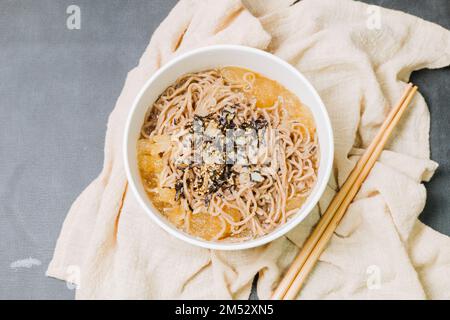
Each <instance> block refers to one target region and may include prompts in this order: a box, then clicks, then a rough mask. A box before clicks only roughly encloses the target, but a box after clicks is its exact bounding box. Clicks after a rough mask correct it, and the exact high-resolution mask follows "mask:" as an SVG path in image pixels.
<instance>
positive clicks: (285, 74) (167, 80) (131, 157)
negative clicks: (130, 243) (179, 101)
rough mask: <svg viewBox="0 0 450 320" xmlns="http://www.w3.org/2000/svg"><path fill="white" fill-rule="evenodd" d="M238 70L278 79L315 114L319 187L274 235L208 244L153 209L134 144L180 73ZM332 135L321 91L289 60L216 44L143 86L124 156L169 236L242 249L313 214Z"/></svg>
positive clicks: (138, 192)
mask: <svg viewBox="0 0 450 320" xmlns="http://www.w3.org/2000/svg"><path fill="white" fill-rule="evenodd" d="M226 66H237V67H243V68H247V69H250V70H253V71H255V72H257V73H259V74H261V75H263V76H265V77H267V78H270V79H273V80H276V81H278V82H279V83H280V84H282V85H283V86H285V87H286V88H287V89H289V90H290V91H291V92H293V93H295V94H296V95H297V96H298V97H299V98H300V100H301V101H302V103H304V104H305V105H306V106H308V108H309V109H310V110H311V111H312V114H313V116H314V120H315V122H316V126H317V133H318V138H319V145H320V162H319V163H320V165H319V172H318V180H317V183H316V185H315V187H314V189H313V191H312V193H311V195H310V196H309V197H308V199H307V201H306V202H305V203H304V204H303V206H302V207H301V208H300V209H299V211H298V213H297V214H295V215H293V216H292V217H291V218H290V219H289V220H288V222H287V223H286V224H284V225H282V226H280V227H278V228H277V229H275V230H274V231H272V232H271V233H269V234H267V235H265V236H263V237H260V238H257V239H254V240H249V241H244V242H240V243H225V242H213V241H206V240H202V239H199V238H196V237H193V236H191V235H189V234H187V233H185V232H183V231H181V230H179V229H177V228H176V227H175V226H173V225H172V224H171V223H170V222H169V221H168V220H166V218H165V217H164V216H162V215H161V214H160V213H159V211H158V210H157V209H156V208H155V207H154V206H153V205H152V203H151V201H150V200H149V198H148V197H147V195H146V193H145V191H144V187H143V185H142V182H141V178H140V175H139V170H138V165H137V150H136V144H137V140H138V138H139V136H140V131H141V127H142V125H143V122H144V117H145V114H146V112H147V110H148V108H149V107H150V106H152V104H153V102H154V101H155V100H156V99H157V98H158V96H159V95H160V94H161V93H162V92H163V91H164V90H165V89H166V88H167V87H168V86H169V85H171V84H172V83H174V82H175V80H176V79H177V78H178V77H180V76H181V75H183V74H185V73H188V72H196V71H202V70H206V69H210V68H217V67H226ZM333 152H334V147H333V132H332V128H331V124H330V120H329V118H328V114H327V111H326V109H325V107H324V105H323V103H322V100H321V99H320V97H319V95H318V94H317V92H316V91H315V90H314V88H313V87H312V85H311V84H310V83H309V82H308V80H306V79H305V77H304V76H303V75H302V74H301V73H300V72H298V71H297V69H295V68H294V67H292V66H291V65H290V64H288V63H287V62H285V61H283V60H281V59H280V58H278V57H276V56H274V55H272V54H270V53H267V52H264V51H261V50H257V49H252V48H249V47H243V46H233V45H218V46H209V47H205V48H201V49H198V50H194V51H190V52H188V53H186V54H183V55H180V56H178V57H176V58H174V59H173V60H171V61H170V62H168V63H167V64H165V65H164V66H163V67H162V68H160V69H159V70H158V71H157V72H156V73H155V74H154V75H153V76H152V77H151V78H150V79H149V80H148V81H147V83H146V84H145V85H144V87H143V88H142V90H141V91H140V93H139V94H138V96H137V97H136V100H135V101H134V103H133V106H132V108H131V112H130V114H129V118H128V121H127V124H126V129H125V139H124V158H125V169H126V174H127V177H128V181H129V185H130V187H131V189H132V190H133V192H134V194H135V196H136V198H137V199H138V201H139V203H140V204H141V205H142V207H143V208H144V210H145V211H146V212H147V214H148V215H149V216H150V217H151V218H152V219H153V220H154V221H155V222H156V223H157V224H158V225H159V226H160V227H161V228H163V229H164V230H166V231H167V232H168V233H170V234H171V235H173V236H175V237H177V238H179V239H181V240H183V241H186V242H188V243H190V244H193V245H197V246H200V247H204V248H209V249H216V250H239V249H248V248H253V247H257V246H260V245H263V244H266V243H268V242H270V241H272V240H274V239H277V238H278V237H280V236H282V235H284V234H285V233H287V232H288V231H289V230H291V229H292V228H294V227H295V226H296V225H298V224H299V223H300V222H302V221H303V219H305V217H306V216H307V215H308V214H309V213H310V212H311V210H312V209H313V207H314V206H315V205H316V204H317V202H318V201H319V198H320V197H321V195H322V193H323V191H324V190H325V186H326V184H327V182H328V179H329V177H330V173H331V167H332V164H333Z"/></svg>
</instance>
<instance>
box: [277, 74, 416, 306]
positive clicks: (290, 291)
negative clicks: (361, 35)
mask: <svg viewBox="0 0 450 320" xmlns="http://www.w3.org/2000/svg"><path fill="white" fill-rule="evenodd" d="M416 91H417V87H416V86H413V85H412V84H411V83H409V84H408V86H407V87H406V89H405V92H404V94H403V95H402V97H401V98H400V101H399V102H398V103H397V105H396V106H395V107H394V108H393V109H392V110H391V111H390V112H389V114H388V116H387V118H386V120H385V121H384V122H383V124H382V125H381V127H380V130H379V131H378V133H377V135H376V136H375V138H374V139H373V141H372V142H371V144H370V145H369V147H368V148H367V150H366V151H365V153H364V154H363V156H362V157H361V158H360V159H359V161H358V162H357V164H356V166H355V168H354V169H353V171H352V172H351V174H350V176H349V177H348V178H347V180H346V181H345V183H344V184H343V186H342V188H341V189H340V191H339V192H338V193H337V194H336V195H335V197H334V198H333V200H332V201H331V203H330V205H329V206H328V208H327V210H326V211H325V213H324V214H323V215H322V217H321V219H320V220H319V222H318V224H317V225H316V227H315V228H314V230H313V232H312V233H311V235H310V236H309V238H308V239H307V240H306V242H305V244H304V245H303V247H302V248H301V250H300V252H299V254H298V255H297V257H296V258H295V260H294V262H293V263H292V265H291V266H290V268H289V269H288V271H287V272H286V274H285V276H284V277H283V279H282V280H281V282H280V283H279V285H278V287H277V289H276V290H275V291H274V292H273V295H272V299H274V300H292V299H295V298H296V297H297V295H298V293H299V292H300V289H301V288H302V286H303V284H304V282H305V280H306V278H307V277H308V275H309V273H310V272H311V271H312V269H313V268H314V265H315V264H316V262H317V260H318V259H319V257H320V255H321V254H322V252H323V251H324V249H325V248H326V245H327V244H328V242H329V240H330V239H331V236H332V235H333V233H334V231H335V230H336V228H337V226H338V224H339V222H340V221H341V219H342V217H343V216H344V214H345V212H346V210H347V208H348V207H349V205H350V203H351V202H352V200H353V198H354V197H355V196H356V194H357V193H358V190H359V188H360V187H361V185H362V183H363V182H364V180H365V179H366V177H367V175H368V174H369V172H370V170H371V169H372V167H373V166H374V164H375V162H376V161H377V159H378V157H379V156H380V154H381V152H382V151H383V148H384V146H385V144H386V142H387V140H388V138H389V136H390V135H391V133H392V131H393V130H394V128H395V126H396V125H397V124H398V122H399V120H400V118H401V116H402V115H403V113H404V111H405V110H406V108H407V107H408V105H409V103H410V102H411V100H412V99H413V97H414V94H415V93H416Z"/></svg>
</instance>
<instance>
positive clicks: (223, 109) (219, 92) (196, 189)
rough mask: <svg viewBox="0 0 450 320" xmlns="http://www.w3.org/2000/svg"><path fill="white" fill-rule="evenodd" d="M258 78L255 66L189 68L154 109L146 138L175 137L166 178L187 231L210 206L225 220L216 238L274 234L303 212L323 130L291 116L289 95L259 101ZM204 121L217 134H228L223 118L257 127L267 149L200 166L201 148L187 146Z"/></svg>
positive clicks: (167, 150)
mask: <svg viewBox="0 0 450 320" xmlns="http://www.w3.org/2000/svg"><path fill="white" fill-rule="evenodd" d="M254 84H255V74H254V73H252V72H246V73H245V74H244V76H243V77H242V78H237V77H234V78H233V77H231V76H225V72H224V70H223V69H214V70H207V71H204V72H198V73H190V74H186V75H184V76H182V77H181V78H179V79H178V80H177V81H176V82H175V83H174V84H173V85H171V86H170V87H168V88H167V89H166V90H165V91H164V92H163V93H162V94H161V96H160V97H159V98H158V99H157V101H156V102H155V103H154V104H153V106H152V108H150V110H149V111H148V113H147V115H146V119H145V122H144V125H143V127H142V132H141V139H143V140H149V141H154V140H157V139H158V138H159V137H170V142H166V144H167V145H166V146H165V147H163V148H162V152H161V153H160V155H161V156H162V161H163V169H162V170H161V172H160V173H159V176H158V177H159V182H158V183H159V186H160V187H162V188H170V189H176V190H177V199H176V200H175V199H174V201H173V203H174V205H178V206H181V207H182V208H183V212H184V213H183V215H184V216H183V225H182V229H184V231H185V232H187V233H190V230H191V220H192V217H193V215H195V214H198V213H200V212H203V213H204V212H207V213H209V214H210V215H212V216H216V217H218V218H219V219H220V222H221V226H222V228H221V231H220V232H219V233H218V234H217V235H216V236H215V240H231V241H233V240H236V241H243V240H247V239H252V238H256V237H259V236H263V235H266V234H268V233H270V232H271V231H273V230H274V229H275V228H277V227H278V226H280V225H282V224H284V223H286V221H287V220H288V218H289V217H290V216H291V215H293V214H294V213H296V212H297V211H298V209H299V208H300V206H301V203H302V202H303V201H304V199H305V198H306V197H308V196H309V194H310V193H311V191H312V189H313V187H314V185H315V182H316V179H317V167H318V154H319V146H318V141H317V135H316V133H315V130H310V129H309V128H308V127H307V126H306V125H305V124H303V123H302V122H301V121H300V120H299V119H296V118H291V117H289V115H288V112H287V111H286V108H285V107H284V101H283V99H282V97H279V98H278V100H277V101H276V102H275V103H274V104H273V105H272V106H270V107H267V108H260V107H257V106H256V99H255V98H254V97H252V95H251V92H252V90H253V88H254ZM224 115H225V116H224ZM221 117H222V118H221ZM224 117H225V118H226V121H228V122H226V121H225V120H223V119H225V118H224ZM227 117H228V118H227ZM230 119H231V120H230ZM196 121H198V123H200V125H203V126H204V127H207V126H208V125H210V124H211V123H213V124H214V125H215V126H216V127H214V130H215V131H214V134H215V135H217V133H221V132H225V131H224V129H223V126H222V127H221V128H222V131H220V128H219V129H217V126H219V127H220V125H219V123H220V122H221V121H222V122H223V121H225V122H226V123H227V124H226V125H227V126H228V128H231V127H233V128H235V129H236V128H238V129H242V130H244V131H245V130H246V128H251V129H254V131H253V132H256V135H257V141H258V144H259V148H258V149H257V151H256V152H255V153H254V154H253V162H251V163H250V164H244V165H241V164H239V163H233V164H228V165H227V164H223V163H220V161H219V163H220V164H217V163H213V164H209V165H205V164H203V165H200V164H199V165H196V164H192V161H191V162H189V161H187V160H188V159H190V160H192V157H193V155H194V151H195V150H193V149H194V148H186V141H188V144H189V143H190V144H191V146H192V143H193V142H192V141H193V132H194V131H195V125H196ZM222 125H224V124H223V123H222ZM202 129H205V128H202ZM217 130H219V131H217ZM206 131H208V129H206ZM206 131H205V132H206ZM194 139H195V138H194ZM183 143H184V144H183ZM221 156H222V154H219V158H220V157H221ZM221 159H222V160H223V158H221ZM185 160H186V161H185ZM211 168H212V169H211ZM207 170H213V171H214V170H215V171H214V172H219V173H221V175H220V179H219V178H217V177H214V176H213V175H212V174H210V173H208V174H209V175H208V174H205V172H207ZM208 172H209V171H208ZM214 179H215V180H214ZM147 189H148V191H149V192H152V190H151V189H152V188H151V187H147ZM289 203H291V205H288V204H289ZM292 203H294V206H293V205H292ZM236 212H238V213H239V214H236ZM227 230H228V234H227V235H225V233H226V232H227Z"/></svg>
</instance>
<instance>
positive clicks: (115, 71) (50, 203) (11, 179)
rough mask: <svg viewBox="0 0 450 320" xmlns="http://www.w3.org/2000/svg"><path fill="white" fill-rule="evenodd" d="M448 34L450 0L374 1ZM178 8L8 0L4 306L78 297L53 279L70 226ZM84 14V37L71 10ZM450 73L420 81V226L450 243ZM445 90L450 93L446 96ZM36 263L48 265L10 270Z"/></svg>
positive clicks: (146, 2)
mask: <svg viewBox="0 0 450 320" xmlns="http://www.w3.org/2000/svg"><path fill="white" fill-rule="evenodd" d="M366 2H370V3H375V4H381V5H383V6H385V7H389V8H395V9H399V10H403V11H406V12H409V13H412V14H414V15H417V16H420V17H422V18H425V19H427V20H431V21H434V22H437V23H439V24H440V25H442V26H444V27H446V28H450V26H449V21H450V1H448V0H428V1H408V0H385V1H382V0H378V1H377V0H370V1H366ZM175 3H176V1H175V0H129V1H123V0H104V1H101V0H70V1H68V0H40V1H35V0H0V48H1V49H0V299H72V298H73V296H74V291H73V290H69V289H68V288H67V287H66V285H65V283H63V282H62V281H57V280H54V279H51V278H46V277H45V275H44V273H45V270H46V267H47V265H48V263H49V261H50V259H51V256H52V252H53V249H54V246H55V242H56V239H57V237H58V234H59V231H60V228H61V225H62V222H63V220H64V218H65V216H66V213H67V211H68V209H69V207H70V205H71V203H72V202H73V201H74V200H75V198H76V196H77V195H78V194H79V193H80V192H81V191H82V190H83V189H84V188H85V187H86V186H87V185H88V183H89V182H90V181H91V180H92V179H93V178H94V177H96V175H97V174H98V173H99V172H100V169H101V166H102V161H103V142H104V134H105V129H106V122H107V117H108V114H109V113H110V112H111V110H112V108H113V106H114V103H115V101H116V99H117V97H118V95H119V93H120V91H121V89H122V86H123V83H124V80H125V77H126V74H127V72H128V71H129V70H130V69H131V68H133V67H134V66H135V65H136V64H137V61H138V59H139V57H140V55H141V54H142V52H143V50H144V48H145V47H146V45H147V43H148V41H149V39H150V36H151V34H152V33H153V31H154V30H155V28H156V27H157V26H158V25H159V23H160V22H161V20H162V19H163V18H164V17H165V16H166V15H167V14H168V12H169V10H170V9H171V8H172V7H173V6H174V5H175ZM70 4H76V5H78V6H80V7H81V12H82V27H81V30H76V31H70V30H68V29H67V28H66V18H67V15H66V13H65V12H66V8H67V6H69V5H70ZM449 75H450V73H449V69H448V68H446V69H442V70H435V71H428V70H424V71H420V72H417V73H416V74H414V75H413V81H414V82H415V83H417V84H418V85H419V86H420V87H421V92H422V94H423V95H424V96H425V98H426V100H427V102H428V103H429V106H430V108H431V115H432V129H431V145H432V158H433V159H434V160H436V161H437V162H439V163H440V167H439V169H438V171H437V173H436V175H435V177H434V178H433V180H432V181H431V182H430V183H428V184H427V189H428V202H427V206H426V208H425V211H424V212H423V214H422V215H421V220H422V221H424V222H425V223H427V224H429V225H430V226H432V227H433V228H435V229H436V230H439V231H440V232H442V233H446V234H448V235H450V219H449V215H448V213H449V210H450V202H449V197H448V195H449V193H450V179H449V177H450V161H449V159H450V149H449V137H450V129H449V123H450V113H449V111H448V101H449V100H450V93H449V92H448V88H450V77H449ZM446 89H447V90H446ZM28 257H33V258H35V259H39V260H40V261H41V262H42V264H41V265H40V266H33V267H32V268H20V269H14V268H11V266H10V265H11V263H12V262H14V261H16V260H20V259H25V258H28Z"/></svg>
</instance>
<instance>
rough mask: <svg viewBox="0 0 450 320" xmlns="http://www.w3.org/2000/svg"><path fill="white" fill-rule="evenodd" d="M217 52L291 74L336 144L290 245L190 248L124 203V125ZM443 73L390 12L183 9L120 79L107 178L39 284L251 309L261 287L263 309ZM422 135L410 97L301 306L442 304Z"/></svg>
mask: <svg viewBox="0 0 450 320" xmlns="http://www.w3.org/2000/svg"><path fill="white" fill-rule="evenodd" d="M368 8H370V10H368ZM370 19H376V22H377V23H374V24H373V23H372V24H371V23H368V21H372V20H370ZM374 26H375V27H374ZM221 43H226V44H240V45H246V46H252V47H256V48H260V49H264V50H268V51H270V52H272V53H274V54H276V55H278V56H280V57H281V58H283V59H285V60H286V61H288V62H289V63H291V64H292V65H294V66H295V67H296V68H298V69H299V70H300V71H301V72H302V73H303V74H304V75H305V76H306V77H307V78H308V80H309V81H311V83H312V84H313V86H314V87H315V88H316V89H317V91H318V92H319V94H320V96H321V97H322V99H323V101H324V103H325V105H326V107H327V109H328V112H329V114H330V118H331V121H332V125H333V131H334V134H335V149H336V154H335V163H334V170H333V176H332V178H331V179H330V182H329V185H328V187H327V189H326V191H325V194H324V196H323V197H322V198H321V200H320V201H319V204H318V206H317V207H316V208H315V209H314V210H313V212H311V214H310V215H309V216H308V217H307V219H305V221H303V222H302V223H301V224H300V225H299V226H298V227H297V228H295V229H294V230H293V231H291V232H290V233H289V234H288V235H287V236H285V237H282V238H280V239H278V240H276V241H273V242H272V243H270V244H268V245H265V246H263V247H259V248H255V249H250V250H244V251H239V252H219V251H212V250H206V249H201V248H196V247H193V246H190V245H188V244H185V243H183V242H182V241H180V240H177V239H175V238H173V237H171V236H170V235H168V234H167V233H165V232H164V231H163V230H162V229H160V228H159V227H158V226H156V225H155V224H154V223H153V222H152V221H151V220H150V219H149V218H148V217H147V216H146V214H145V212H144V211H143V210H142V209H141V208H140V206H139V205H138V203H137V201H136V200H135V198H134V197H133V194H132V193H131V192H128V190H127V181H126V177H125V173H124V168H123V161H122V152H121V148H122V143H121V142H122V138H123V132H124V123H125V119H126V116H127V113H128V111H129V109H130V107H131V104H132V101H133V100H134V97H135V96H136V95H137V92H138V91H139V90H140V88H141V87H142V86H143V84H144V83H145V81H146V80H147V79H148V78H149V76H150V75H151V74H152V73H153V72H155V71H156V70H157V69H158V68H159V67H160V66H161V65H163V64H164V63H165V62H167V61H168V60H170V59H171V58H173V57H174V56H176V55H178V54H180V53H182V52H185V51H187V50H191V49H193V48H197V47H201V46H206V45H211V44H221ZM449 64H450V32H449V31H447V30H445V29H443V28H441V27H439V26H437V25H435V24H432V23H429V22H426V21H424V20H421V19H419V18H417V17H414V16H410V15H407V14H404V13H401V12H398V11H393V10H387V9H383V8H380V7H375V6H368V5H366V4H363V3H359V2H355V1H351V0H302V1H300V2H297V3H294V1H291V0H282V1H277V0H262V1H258V0H242V2H241V1H239V0H220V1H217V0H202V1H200V0H198V1H195V0H181V1H180V2H179V3H178V4H177V5H176V6H175V8H174V9H173V10H172V11H171V13H170V14H169V16H168V17H167V18H166V19H165V20H164V21H163V22H162V23H161V25H160V26H159V27H158V29H157V30H156V31H155V33H154V35H153V37H152V39H151V41H150V44H149V46H148V47H147V49H146V50H145V52H144V54H143V56H142V58H141V59H140V61H139V65H138V66H137V67H136V68H135V69H133V70H132V71H131V72H130V73H129V74H128V76H127V80H126V82H125V86H124V88H123V91H122V93H121V95H120V97H119V99H118V101H117V104H116V106H115V108H114V110H113V112H112V114H111V116H110V118H109V121H108V129H107V133H106V142H105V162H104V168H103V170H102V172H101V174H100V175H99V177H98V178H97V179H96V180H95V181H93V182H92V183H91V185H90V186H89V187H88V188H87V189H86V190H85V191H84V192H83V193H82V194H81V195H80V196H79V197H78V199H77V200H76V201H75V203H74V204H73V206H72V208H71V210H70V212H69V214H68V216H67V218H66V220H65V222H64V225H63V228H62V231H61V234H60V237H59V239H58V242H57V246H56V249H55V254H54V257H53V260H52V261H51V263H50V265H49V268H48V271H47V274H48V275H49V276H53V277H56V278H59V279H63V280H70V281H72V282H75V283H76V284H77V285H78V289H77V294H76V297H77V298H79V299H119V298H120V299H164V298H170V299H196V298H198V299H204V298H209V299H216V298H217V299H247V298H248V297H249V294H250V290H251V285H252V281H253V279H254V277H255V275H256V274H259V278H258V283H257V289H258V295H259V297H260V298H268V297H269V296H270V293H271V291H272V290H273V288H274V287H275V286H276V284H277V283H278V281H279V280H280V277H281V275H282V273H283V272H284V271H285V269H286V268H287V267H288V266H289V264H290V262H291V261H292V259H293V258H294V257H295V255H296V253H297V252H298V248H299V247H301V245H302V244H303V242H304V240H305V239H306V237H307V236H308V234H309V232H310V231H311V228H312V227H313V226H314V224H315V223H316V222H317V220H318V219H319V217H320V214H321V213H322V212H323V211H324V210H325V209H326V207H327V205H328V203H329V202H330V201H331V199H332V197H333V195H334V194H335V192H336V190H338V188H339V186H341V185H342V183H343V182H344V181H345V179H346V177H347V176H348V175H349V173H350V171H351V170H352V168H353V166H354V165H355V163H356V161H357V159H358V157H359V156H360V155H361V153H362V152H363V149H364V148H366V147H367V146H368V144H369V143H370V141H371V140H372V138H373V137H374V135H375V134H376V131H377V129H378V128H379V126H380V125H381V123H382V121H383V120H384V118H385V117H386V115H387V113H388V112H389V109H390V108H391V106H393V105H394V103H395V102H396V100H398V98H399V97H400V95H401V93H402V91H403V88H404V86H405V83H406V82H407V81H408V78H409V76H410V74H411V73H412V72H413V71H415V70H418V69H422V68H440V67H444V66H447V65H449ZM300 98H301V97H300ZM429 125H430V117H429V112H428V108H427V106H426V103H425V101H424V99H423V98H422V97H421V96H420V95H418V96H417V97H416V98H415V99H414V100H413V103H412V104H411V106H410V108H409V110H408V112H407V114H406V115H405V117H404V119H403V121H402V122H401V125H400V126H399V127H398V128H397V129H396V131H395V133H394V138H393V139H391V142H390V144H389V145H388V146H387V148H386V149H387V150H386V151H384V152H383V154H382V156H381V158H380V159H379V161H378V162H377V164H376V165H375V167H374V169H373V170H372V172H371V173H370V175H369V177H368V179H367V181H365V183H364V184H363V186H362V188H361V190H360V192H359V193H358V196H357V198H356V199H355V201H354V202H353V203H352V205H351V206H350V208H349V210H348V212H347V214H346V216H345V217H344V219H343V221H342V222H341V224H340V226H339V228H338V229H337V230H336V233H335V235H334V236H333V238H332V240H331V242H330V245H329V247H328V248H327V249H326V250H325V252H324V253H323V254H322V256H321V258H320V261H319V263H318V264H317V266H316V268H315V270H314V272H313V273H312V274H311V276H310V277H309V279H308V281H307V283H306V285H305V287H304V289H303V290H302V292H301V293H300V295H299V297H298V298H304V299H318V298H320V299H322V298H323V299H332V298H344V299H383V298H384V299H406V298H414V299H424V298H430V299H448V298H450V278H449V277H448V274H449V273H450V239H449V237H447V236H444V235H441V234H439V233H438V232H436V231H434V230H432V229H430V228H429V227H427V226H425V225H424V224H422V223H421V222H420V221H419V220H418V219H417V217H418V215H419V214H420V212H421V211H422V209H423V207H424V204H425V200H426V190H425V188H424V186H423V184H422V182H423V181H427V180H429V179H430V178H431V176H432V175H433V172H434V171H435V169H436V168H437V164H436V163H435V162H433V161H431V160H430V151H429V141H428V140H429V139H428V138H429V136H428V134H429ZM74 268H75V270H78V273H77V274H76V276H74V275H73V270H74Z"/></svg>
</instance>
